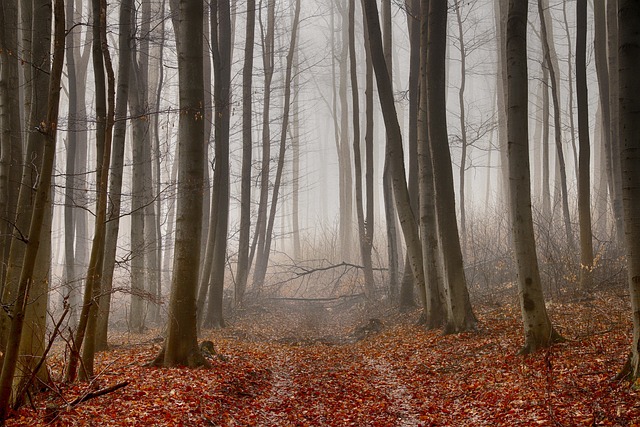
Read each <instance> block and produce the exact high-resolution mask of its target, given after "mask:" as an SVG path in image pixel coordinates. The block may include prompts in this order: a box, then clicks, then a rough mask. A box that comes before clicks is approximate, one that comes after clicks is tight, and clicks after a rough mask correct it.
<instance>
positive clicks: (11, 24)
mask: <svg viewBox="0 0 640 427" xmlns="http://www.w3.org/2000/svg"><path fill="white" fill-rule="evenodd" d="M0 9H2V10H0V19H2V22H0V62H1V63H2V70H1V74H0V96H1V97H2V102H0V129H1V130H0V141H1V142H0V143H1V144H2V146H1V148H0V153H1V154H0V205H1V206H2V210H1V211H0V212H1V213H0V214H1V215H2V218H5V219H7V221H3V223H2V225H1V226H0V227H1V228H0V233H1V235H2V238H1V239H0V248H1V249H0V257H1V260H2V263H1V266H0V296H2V292H3V289H2V288H3V286H4V281H5V276H6V266H7V264H8V261H9V248H10V246H11V235H12V230H11V222H12V221H11V219H12V218H15V215H16V212H15V206H16V204H17V202H18V193H19V186H18V183H19V182H20V177H21V175H22V124H21V122H20V98H19V96H20V94H19V90H18V89H19V88H18V85H16V84H14V83H13V82H16V81H18V80H19V77H18V75H19V70H18V31H17V29H18V1H17V0H7V1H5V2H3V4H2V8H0ZM3 343H4V339H3V338H2V337H0V348H2V347H3Z"/></svg>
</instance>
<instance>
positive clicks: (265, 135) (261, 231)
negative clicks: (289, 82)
mask: <svg viewBox="0 0 640 427" xmlns="http://www.w3.org/2000/svg"><path fill="white" fill-rule="evenodd" d="M267 2H268V3H267V31H266V33H265V32H264V28H262V27H263V21H262V16H260V26H261V29H262V64H263V68H264V99H263V101H262V103H263V105H262V163H261V166H260V167H261V170H260V200H259V202H258V217H257V219H256V230H255V236H254V243H253V244H252V249H251V252H250V253H249V267H251V262H252V260H253V257H254V253H256V254H257V255H256V266H255V270H256V271H257V270H259V269H260V270H261V269H263V268H264V269H265V270H266V265H265V264H266V262H267V261H266V260H265V257H266V253H265V250H264V248H265V240H266V229H267V208H268V200H269V175H270V174H269V171H270V165H271V130H270V125H269V122H270V111H271V81H272V79H273V59H274V34H275V8H276V6H275V0H267ZM256 243H257V246H256ZM254 276H255V272H254ZM256 285H259V286H256ZM261 285H262V283H260V282H257V281H256V280H255V277H254V280H253V286H254V288H255V289H256V290H258V291H260V286H261Z"/></svg>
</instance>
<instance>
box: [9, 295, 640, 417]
mask: <svg viewBox="0 0 640 427" xmlns="http://www.w3.org/2000/svg"><path fill="white" fill-rule="evenodd" d="M513 299H514V302H515V298H513ZM478 308H479V309H478V310H477V312H478V315H479V319H480V321H481V325H482V328H481V329H480V331H479V332H473V333H464V334H458V335H446V336H444V335H442V334H441V333H440V332H439V331H426V330H424V329H423V328H421V327H419V326H413V322H415V320H416V319H417V317H418V314H419V313H417V312H414V313H411V314H409V315H402V317H401V316H399V315H395V314H390V313H389V312H387V313H386V316H385V313H376V315H377V316H379V317H380V318H382V319H383V325H384V326H383V329H382V330H381V331H380V333H377V334H373V335H371V336H368V337H366V338H365V339H363V340H361V341H358V342H354V341H350V340H348V339H346V338H347V337H349V336H352V334H353V332H354V329H355V326H356V325H358V324H362V323H365V322H366V317H363V316H364V315H362V314H361V316H360V317H359V318H357V319H356V318H354V317H353V316H351V317H350V316H349V315H348V314H344V313H337V312H335V311H334V312H329V311H328V310H326V309H322V310H321V309H317V310H315V311H313V318H305V313H307V315H308V313H310V312H311V311H310V310H308V309H304V310H303V309H300V310H285V309H283V308H282V306H280V307H277V308H273V309H267V310H263V311H261V312H259V313H258V312H252V313H247V314H245V315H244V316H243V317H236V318H235V319H232V322H231V323H232V325H231V326H230V327H229V328H227V329H224V330H221V331H213V332H210V333H208V334H207V339H210V340H211V341H213V342H214V343H215V347H216V350H217V351H218V352H219V353H220V354H223V355H224V356H225V357H224V358H212V359H210V363H211V368H209V369H184V368H175V369H160V368H146V367H143V366H142V365H143V364H144V363H145V362H146V361H148V360H149V359H150V358H152V357H153V355H155V354H156V353H157V351H158V348H157V344H155V343H153V342H152V341H147V342H146V343H145V344H136V345H133V346H121V347H116V348H115V349H114V350H111V351H109V352H105V353H101V354H100V355H99V357H98V360H97V361H96V368H97V369H96V372H102V374H100V376H99V377H98V380H97V381H95V382H94V383H93V386H94V387H96V388H102V387H105V386H107V385H109V384H114V383H119V382H121V381H124V380H128V381H129V382H130V383H129V385H128V386H127V387H126V388H123V389H121V390H118V391H115V392H113V393H109V394H107V395H105V396H101V397H96V398H95V399H92V400H90V401H87V402H84V403H83V404H81V405H78V406H76V407H72V408H70V409H68V410H66V411H62V412H60V413H59V414H58V417H57V419H56V420H55V421H53V422H52V423H51V424H50V425H59V426H63V425H101V426H108V425H112V426H123V425H189V426H208V425H209V426H211V425H224V426H230V425H273V426H319V425H335V426H350V425H354V426H398V425H407V426H409V425H410V426H419V425H423V426H436V425H474V426H477V425H492V426H494V425H505V426H507V425H508V426H513V425H543V426H547V425H548V426H552V425H558V426H559V425H563V426H579V425H585V426H586V425H619V426H630V425H631V426H633V425H638V420H640V395H639V394H638V392H636V391H634V390H633V388H630V387H629V384H628V383H626V382H618V381H615V380H614V379H613V378H614V377H615V375H616V373H617V372H618V370H619V369H620V368H621V367H622V365H623V363H624V360H625V357H626V354H627V350H628V337H629V333H630V327H631V325H630V322H629V321H628V318H629V315H628V313H629V311H628V310H629V309H628V306H627V303H626V298H624V297H621V296H616V295H615V294H613V293H608V294H603V295H598V296H597V298H595V299H593V300H590V301H579V302H564V303H550V304H549V310H550V312H551V314H552V316H553V318H554V319H556V321H557V323H558V325H559V329H560V332H561V333H562V334H563V335H564V336H565V337H567V338H569V340H568V341H567V342H565V343H562V344H558V345H555V346H554V347H552V348H551V349H549V350H548V351H543V352H539V353H536V354H534V355H529V356H525V357H522V356H517V355H516V352H517V350H518V349H519V348H520V347H521V346H522V329H521V328H522V327H521V324H520V313H519V309H518V307H517V305H515V304H508V305H504V306H501V307H498V308H496V307H486V306H485V307H478ZM323 310H324V312H323ZM370 315H371V313H370V312H369V313H367V316H370ZM349 321H350V322H351V323H347V322H349ZM340 325H341V327H336V326H340ZM348 325H349V326H348ZM311 326H313V327H312V328H311ZM304 334H307V336H304ZM328 334H336V335H333V337H334V338H336V339H333V340H331V339H328V338H327V336H330V335H328ZM292 335H295V336H298V337H300V338H301V339H300V340H299V341H298V342H297V343H293V344H292V343H290V342H287V340H283V338H284V337H287V336H292ZM338 335H339V336H338ZM313 337H315V338H318V337H324V339H315V340H313V339H310V338H313ZM340 337H343V338H345V339H343V340H340V339H337V338H340ZM302 338H306V339H304V340H303V339H302ZM331 342H334V343H337V342H345V343H346V342H348V344H327V343H331ZM52 365H53V366H52V367H53V369H54V371H55V369H57V367H58V366H61V365H62V363H61V361H58V362H55V360H54V363H53V364H52ZM61 387H63V388H62V389H61V390H60V394H59V395H58V394H54V393H53V392H51V393H50V394H49V395H48V396H42V397H39V398H38V399H37V400H36V401H35V408H36V410H35V411H34V410H33V409H30V408H26V407H25V408H23V409H21V410H20V411H18V412H16V413H14V414H13V416H12V418H11V419H10V420H8V422H7V425H8V426H18V425H30V426H37V425H45V421H44V420H43V417H44V414H45V410H46V409H45V407H46V405H47V404H51V401H52V400H53V401H55V403H56V404H57V405H60V404H62V403H63V402H62V400H61V396H64V398H65V399H66V400H67V401H72V400H73V399H74V398H75V397H76V396H77V395H81V394H83V393H86V391H87V390H86V387H87V385H86V384H85V385H83V384H76V385H64V386H61Z"/></svg>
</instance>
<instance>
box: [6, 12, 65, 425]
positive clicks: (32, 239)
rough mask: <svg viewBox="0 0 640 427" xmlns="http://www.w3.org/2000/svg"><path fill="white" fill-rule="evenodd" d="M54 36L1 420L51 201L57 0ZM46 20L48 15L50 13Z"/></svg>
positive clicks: (60, 18) (59, 46)
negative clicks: (41, 149)
mask: <svg viewBox="0 0 640 427" xmlns="http://www.w3.org/2000/svg"><path fill="white" fill-rule="evenodd" d="M54 10H55V30H54V34H55V38H54V56H53V61H52V66H51V73H50V81H49V90H48V101H47V113H46V118H45V120H43V121H42V122H41V127H40V130H39V131H40V132H41V133H42V134H43V135H44V137H45V138H44V143H45V147H44V156H43V158H42V164H41V169H40V175H39V179H38V181H37V185H36V197H35V199H34V204H33V211H32V213H31V220H30V225H29V234H28V236H29V240H28V241H27V242H26V248H25V252H24V258H23V263H22V268H21V271H20V279H19V284H18V289H17V304H15V306H14V309H13V313H12V314H13V317H12V319H11V325H10V329H9V335H8V336H9V340H8V343H7V347H6V352H5V354H4V357H3V360H2V372H1V373H0V424H4V421H5V419H6V417H7V411H8V407H9V403H10V396H11V388H12V383H13V380H14V374H15V371H16V367H17V363H18V356H19V349H20V341H21V339H22V331H23V326H24V316H25V308H26V304H27V298H28V294H29V288H30V286H31V283H32V282H33V280H34V271H35V264H36V257H37V254H38V250H39V246H40V239H41V230H42V227H43V224H44V220H45V216H46V211H47V209H48V205H49V204H50V203H51V200H50V195H51V178H52V173H53V164H54V160H55V153H56V134H57V128H58V126H57V124H58V109H59V104H60V91H61V85H60V79H61V76H62V67H63V64H64V36H65V34H64V33H65V22H64V21H65V20H64V2H63V0H56V2H55V6H54ZM38 13H40V14H49V16H50V14H51V10H50V9H49V10H47V9H46V8H44V9H41V10H39V11H38ZM49 22H51V18H50V17H49Z"/></svg>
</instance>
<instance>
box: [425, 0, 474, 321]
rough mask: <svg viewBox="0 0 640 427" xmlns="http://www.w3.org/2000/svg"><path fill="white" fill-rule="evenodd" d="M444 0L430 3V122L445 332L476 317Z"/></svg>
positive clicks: (428, 45) (428, 52)
mask: <svg viewBox="0 0 640 427" xmlns="http://www.w3.org/2000/svg"><path fill="white" fill-rule="evenodd" d="M446 28H447V4H446V1H445V0H431V1H430V2H429V23H428V44H427V121H428V129H429V150H430V153H431V164H432V167H433V177H434V187H435V195H436V213H437V218H438V231H439V235H440V243H441V250H442V258H443V264H444V271H445V277H446V281H445V284H446V285H445V286H446V289H447V291H448V295H447V296H448V298H447V325H446V326H445V332H461V331H465V330H469V329H474V328H475V326H476V323H477V321H476V318H475V315H474V314H473V310H472V309H471V304H470V302H469V291H468V289H467V282H466V277H465V274H464V265H463V262H462V249H461V247H460V236H459V234H458V223H457V220H456V206H455V192H454V189H453V171H452V166H451V153H450V151H449V139H448V135H447V117H446V101H445V98H446V95H445V93H446V88H445V84H446V77H445V74H446V73H445V52H446V44H447V43H446V36H447V29H446Z"/></svg>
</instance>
